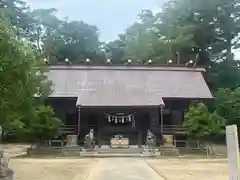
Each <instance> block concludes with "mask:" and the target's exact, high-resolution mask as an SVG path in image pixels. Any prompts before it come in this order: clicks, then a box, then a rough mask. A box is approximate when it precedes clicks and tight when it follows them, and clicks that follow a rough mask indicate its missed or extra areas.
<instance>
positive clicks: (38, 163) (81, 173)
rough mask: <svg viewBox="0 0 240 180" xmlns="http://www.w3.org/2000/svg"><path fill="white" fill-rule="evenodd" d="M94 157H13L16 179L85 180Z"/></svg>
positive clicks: (11, 163) (94, 161) (94, 162)
mask: <svg viewBox="0 0 240 180" xmlns="http://www.w3.org/2000/svg"><path fill="white" fill-rule="evenodd" d="M94 164H96V160H94V159H12V160H11V161H10V164H9V167H10V168H12V169H13V170H14V171H15V173H16V180H31V179H34V180H84V179H85V177H86V176H87V175H88V174H89V173H90V170H91V167H93V166H94Z"/></svg>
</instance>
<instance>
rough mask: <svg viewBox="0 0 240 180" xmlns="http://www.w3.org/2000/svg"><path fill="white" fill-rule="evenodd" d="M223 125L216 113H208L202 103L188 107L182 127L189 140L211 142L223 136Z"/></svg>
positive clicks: (222, 120) (221, 119) (222, 119)
mask: <svg viewBox="0 0 240 180" xmlns="http://www.w3.org/2000/svg"><path fill="white" fill-rule="evenodd" d="M224 124H225V122H224V118H222V117H221V116H219V115H218V114H217V112H213V113H210V112H209V111H208V108H207V107H206V106H205V105H204V104H203V103H198V104H192V105H191V106H190V108H189V110H188V112H187V113H186V114H185V118H184V123H183V126H184V127H185V128H186V131H187V133H188V135H189V136H190V137H191V138H193V139H202V140H204V141H211V140H213V138H215V137H217V138H219V137H221V136H222V135H223V134H224Z"/></svg>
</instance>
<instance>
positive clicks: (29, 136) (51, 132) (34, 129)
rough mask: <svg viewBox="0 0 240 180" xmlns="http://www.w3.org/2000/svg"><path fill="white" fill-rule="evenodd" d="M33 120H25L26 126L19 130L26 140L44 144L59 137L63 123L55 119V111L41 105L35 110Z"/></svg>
mask: <svg viewBox="0 0 240 180" xmlns="http://www.w3.org/2000/svg"><path fill="white" fill-rule="evenodd" d="M35 110H36V111H35V114H34V116H33V119H30V120H25V121H24V126H23V127H22V128H21V129H18V132H19V134H22V136H23V138H24V139H25V140H28V141H31V142H38V143H43V142H44V141H46V140H49V139H52V138H54V137H55V136H57V135H59V128H60V126H61V125H62V123H61V121H60V120H59V119H58V118H56V117H55V115H54V112H53V109H52V108H51V107H49V106H44V105H40V106H38V107H37V108H36V109H35Z"/></svg>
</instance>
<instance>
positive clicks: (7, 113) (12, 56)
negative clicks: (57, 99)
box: [0, 19, 51, 129]
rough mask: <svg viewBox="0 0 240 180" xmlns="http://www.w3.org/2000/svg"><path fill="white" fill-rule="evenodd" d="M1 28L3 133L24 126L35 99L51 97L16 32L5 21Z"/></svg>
mask: <svg viewBox="0 0 240 180" xmlns="http://www.w3.org/2000/svg"><path fill="white" fill-rule="evenodd" d="M1 22H3V23H1V24H0V38H1V39H0V57H1V59H0V82H1V83H0V113H1V119H0V125H1V126H2V127H3V128H4V129H17V128H21V127H23V126H24V121H25V120H26V119H32V118H33V117H34V114H35V110H36V109H35V107H36V106H35V105H36V104H39V103H36V102H39V101H37V100H36V97H39V98H38V100H39V99H42V98H44V97H46V96H48V95H49V93H51V82H50V81H48V80H47V77H46V76H45V75H43V73H44V69H43V68H42V66H40V64H39V62H40V61H39V60H38V59H37V57H36V55H35V53H34V52H33V50H32V49H31V48H30V47H29V46H28V45H27V44H26V43H25V42H24V41H22V40H20V39H19V37H18V36H16V33H15V31H16V30H15V29H14V28H13V27H12V26H11V25H10V24H9V23H8V22H7V21H5V20H3V19H2V21H1Z"/></svg>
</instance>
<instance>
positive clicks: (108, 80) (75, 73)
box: [47, 65, 212, 146]
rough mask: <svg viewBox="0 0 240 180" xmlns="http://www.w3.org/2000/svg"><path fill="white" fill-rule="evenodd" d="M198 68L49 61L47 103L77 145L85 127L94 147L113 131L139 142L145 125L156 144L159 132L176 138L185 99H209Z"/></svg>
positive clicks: (142, 140) (186, 104)
mask: <svg viewBox="0 0 240 180" xmlns="http://www.w3.org/2000/svg"><path fill="white" fill-rule="evenodd" d="M204 72H205V69H204V68H192V67H174V66H133V65H121V66H119V65H118V66H114V65H102V66H94V65H84V66H74V65H56V66H50V71H49V72H48V74H47V75H48V78H49V79H50V80H51V81H52V82H53V90H54V91H53V93H52V94H51V96H50V97H49V99H48V103H49V104H50V105H51V106H52V107H53V109H54V110H55V113H56V115H57V117H59V118H60V119H61V120H62V121H63V122H64V124H65V126H64V128H63V129H64V133H66V135H69V134H72V135H74V134H75V135H78V137H79V142H80V144H82V143H83V141H84V140H83V139H84V136H85V135H86V134H87V133H88V132H89V130H90V129H94V132H95V136H96V139H97V145H99V146H101V145H108V144H109V140H110V138H111V137H112V136H113V135H114V134H121V135H122V136H124V137H127V138H128V139H129V144H130V145H139V146H141V145H143V144H145V139H146V132H147V130H148V129H150V130H151V131H152V132H153V133H154V134H155V135H156V137H157V143H159V141H160V139H161V138H160V137H162V136H161V134H166V135H173V136H174V138H175V139H182V138H185V131H184V128H183V127H182V123H183V120H184V112H185V111H186V110H187V109H188V107H189V104H190V103H191V102H193V101H204V100H209V99H212V94H211V92H210V90H209V88H208V86H207V84H206V82H205V80H204V78H203V73H204Z"/></svg>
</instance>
